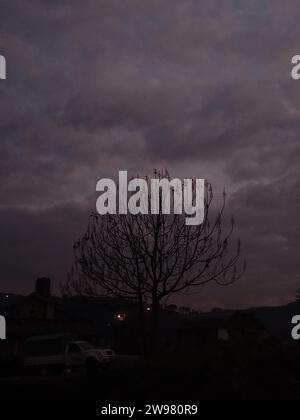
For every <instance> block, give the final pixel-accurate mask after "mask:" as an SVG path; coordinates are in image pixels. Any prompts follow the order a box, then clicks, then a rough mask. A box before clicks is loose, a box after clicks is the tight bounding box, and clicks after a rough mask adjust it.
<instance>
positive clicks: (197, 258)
mask: <svg viewBox="0 0 300 420" xmlns="http://www.w3.org/2000/svg"><path fill="white" fill-rule="evenodd" d="M155 176H157V177H168V178H169V175H168V174H167V173H163V174H158V173H157V172H155ZM146 180H147V182H148V183H149V179H148V178H147V177H146ZM212 202H213V190H212V186H211V184H208V183H207V184H206V188H205V220H204V223H203V224H201V225H198V226H189V225H186V223H185V218H184V217H183V216H181V215H177V214H171V215H166V214H162V212H160V213H159V214H156V215H153V214H147V215H144V214H138V215H132V214H128V215H118V214H117V215H109V214H107V215H105V216H100V215H98V214H92V215H91V216H90V219H89V223H88V227H87V231H86V233H85V235H84V236H83V237H82V238H81V239H79V240H78V241H77V242H76V243H75V245H74V265H73V268H72V270H71V272H70V274H69V276H68V280H67V282H66V284H65V290H67V291H69V292H70V291H73V292H76V293H80V294H84V295H93V296H99V295H104V294H106V295H111V296H118V297H122V298H127V299H131V300H134V301H136V302H137V303H138V304H139V308H140V312H139V313H140V322H141V328H142V334H143V342H144V344H145V343H146V338H147V336H148V333H147V332H146V327H145V318H144V316H145V315H144V309H145V305H149V306H150V308H151V311H150V316H151V322H150V331H149V337H150V343H151V346H152V348H155V346H156V342H157V334H158V316H159V307H160V305H161V304H162V303H164V301H165V300H166V299H167V298H169V297H171V296H173V295H176V294H179V293H194V292H197V289H198V291H199V286H202V285H205V284H207V283H210V282H215V283H217V284H219V285H224V286H225V285H229V284H231V283H233V282H234V281H236V280H237V279H239V278H240V277H241V275H242V274H243V272H244V269H245V267H243V266H242V267H239V257H240V250H241V247H240V241H239V240H237V243H236V246H234V247H233V248H232V247H231V240H232V239H233V231H234V221H233V219H232V220H231V223H230V224H229V226H228V227H227V229H224V228H223V224H224V222H223V216H224V210H225V203H226V194H225V193H224V194H223V203H222V205H221V208H220V210H219V211H216V210H215V209H213V208H212V207H213V206H212Z"/></svg>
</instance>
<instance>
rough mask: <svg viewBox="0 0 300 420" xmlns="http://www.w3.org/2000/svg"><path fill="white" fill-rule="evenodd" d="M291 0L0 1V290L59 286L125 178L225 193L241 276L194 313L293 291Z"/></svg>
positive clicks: (274, 299)
mask: <svg viewBox="0 0 300 420" xmlns="http://www.w3.org/2000/svg"><path fill="white" fill-rule="evenodd" d="M298 17H299V4H298V2H297V1H296V0H287V1H285V2H284V3H283V2H282V1H279V0H260V1H256V0H252V1H248V0H247V1H246V0H243V1H237V0H226V1H214V0H204V1H201V2H199V1H196V0H185V1H184V2H183V1H181V0H151V1H150V0H142V1H141V0H122V1H120V0H97V1H96V0H87V1H85V2H82V1H79V0H74V1H72V2H69V1H64V0H60V1H54V0H53V1H51V2H46V1H45V0H44V1H43V0H28V1H27V2H26V4H25V3H24V1H21V0H15V1H14V2H9V1H8V0H7V1H4V2H3V5H1V18H0V19H1V27H0V53H1V54H4V55H5V56H6V59H7V62H8V80H7V81H5V83H2V82H1V83H0V116H1V117H0V136H1V141H0V176H1V185H0V229H1V242H2V244H1V255H0V261H1V268H2V270H1V289H6V290H10V291H22V292H28V291H30V289H31V287H32V284H33V281H34V278H35V277H37V276H39V275H51V276H52V277H54V279H55V281H56V282H57V283H58V281H60V280H61V279H62V278H63V277H64V275H65V273H66V271H67V270H68V268H69V265H70V262H71V253H72V243H73V241H74V240H75V239H76V238H77V237H78V236H79V235H80V234H81V232H82V231H83V230H84V227H85V224H86V220H87V216H88V214H89V211H90V209H91V208H92V207H93V206H94V190H95V184H96V181H97V180H98V179H99V178H101V177H103V176H115V175H116V173H117V171H118V170H120V169H127V170H128V171H130V172H132V173H133V174H134V173H137V172H139V173H149V172H151V170H153V169H154V168H155V167H167V168H168V169H169V171H170V172H171V174H174V176H185V175H186V176H197V177H206V178H208V179H209V180H210V181H211V182H212V183H213V184H214V185H215V187H216V190H217V191H220V190H221V189H223V188H224V187H226V189H227V191H228V193H229V194H228V212H229V214H233V215H235V218H236V221H237V230H238V231H239V234H240V236H241V239H242V243H243V250H244V254H245V257H246V258H247V260H248V266H249V268H248V272H247V275H246V276H245V278H244V279H243V281H242V282H240V283H239V284H236V285H234V286H233V287H231V288H228V289H221V290H220V289H218V288H216V287H211V288H206V289H204V290H202V291H201V294H200V295H199V296H197V297H191V298H189V302H191V303H192V304H193V305H194V306H198V307H209V306H247V305H259V304H264V303H266V304H276V303H282V302H285V301H287V300H289V299H291V298H292V297H293V296H294V295H295V291H296V289H297V287H300V280H299V279H298V272H299V269H298V264H297V263H298V258H297V254H298V249H299V247H300V235H299V233H300V232H299V230H300V223H299V221H298V215H299V212H300V193H299V182H300V169H299V163H298V162H299V155H300V142H299V139H298V134H299V133H300V118H299V117H300V95H299V94H298V92H299V93H300V84H299V83H298V84H297V82H295V81H293V80H291V77H290V71H291V65H290V61H291V57H292V56H293V55H295V54H297V53H299V48H300V46H299V43H298V42H299V39H300V27H299V25H298Z"/></svg>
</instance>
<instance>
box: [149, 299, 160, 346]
mask: <svg viewBox="0 0 300 420" xmlns="http://www.w3.org/2000/svg"><path fill="white" fill-rule="evenodd" d="M158 319H159V302H158V299H157V298H156V297H155V298H154V299H153V300H152V309H151V325H150V344H151V353H155V352H157V351H158V338H159V335H158Z"/></svg>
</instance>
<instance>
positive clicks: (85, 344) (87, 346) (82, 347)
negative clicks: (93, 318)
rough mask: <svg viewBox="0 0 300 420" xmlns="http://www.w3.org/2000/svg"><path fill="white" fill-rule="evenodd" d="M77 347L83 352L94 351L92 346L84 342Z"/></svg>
mask: <svg viewBox="0 0 300 420" xmlns="http://www.w3.org/2000/svg"><path fill="white" fill-rule="evenodd" d="M79 346H80V347H81V349H82V350H84V351H86V350H93V349H94V346H92V345H91V344H90V343H87V342H86V341H83V342H81V343H79Z"/></svg>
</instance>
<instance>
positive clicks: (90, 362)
mask: <svg viewBox="0 0 300 420" xmlns="http://www.w3.org/2000/svg"><path fill="white" fill-rule="evenodd" d="M98 367H99V364H98V361H97V360H96V359H94V358H92V357H90V358H89V359H87V361H86V362H85V371H86V374H87V375H88V376H95V375H96V374H97V372H98Z"/></svg>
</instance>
